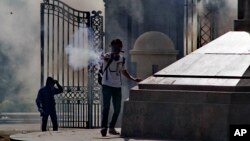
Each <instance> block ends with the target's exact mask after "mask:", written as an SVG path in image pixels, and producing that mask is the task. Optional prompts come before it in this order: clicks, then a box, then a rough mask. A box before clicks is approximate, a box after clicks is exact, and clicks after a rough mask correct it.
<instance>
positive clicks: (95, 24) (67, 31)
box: [40, 0, 103, 128]
mask: <svg viewBox="0 0 250 141" xmlns="http://www.w3.org/2000/svg"><path fill="white" fill-rule="evenodd" d="M100 14H101V12H100V11H98V12H95V11H93V12H92V13H90V12H88V11H78V10H76V9H73V8H71V7H69V6H68V5H66V4H65V3H63V2H61V1H59V0H43V3H41V19H40V20H41V86H43V85H44V82H45V79H46V78H47V76H52V77H54V78H55V79H57V80H58V81H59V82H60V83H61V84H62V85H63V86H64V92H63V93H62V94H60V95H58V96H57V97H56V103H57V112H58V113H57V115H58V122H59V126H60V127H80V128H95V127H100V119H101V118H100V117H101V100H100V86H99V85H98V83H97V70H96V69H95V67H91V68H90V67H85V68H84V69H81V70H77V71H75V70H73V69H72V68H71V67H70V66H69V65H68V61H69V56H68V55H66V54H65V47H66V46H68V45H69V44H71V43H70V40H71V39H73V41H74V42H73V46H79V45H81V43H80V42H82V39H80V36H79V34H80V33H79V32H77V31H79V30H81V29H86V28H88V30H86V31H87V34H86V35H85V36H87V37H85V38H87V40H88V42H87V43H88V44H87V46H88V47H92V48H95V49H99V50H102V49H103V16H101V15H100ZM74 34H78V36H73V35H74Z"/></svg>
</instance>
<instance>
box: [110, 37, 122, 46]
mask: <svg viewBox="0 0 250 141" xmlns="http://www.w3.org/2000/svg"><path fill="white" fill-rule="evenodd" d="M116 45H117V46H119V47H122V41H121V40H120V39H115V40H113V41H112V42H111V46H112V47H114V46H116Z"/></svg>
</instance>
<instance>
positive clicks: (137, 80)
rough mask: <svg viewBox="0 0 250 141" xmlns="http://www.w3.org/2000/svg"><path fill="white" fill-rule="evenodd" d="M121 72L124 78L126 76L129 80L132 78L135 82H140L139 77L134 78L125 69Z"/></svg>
mask: <svg viewBox="0 0 250 141" xmlns="http://www.w3.org/2000/svg"><path fill="white" fill-rule="evenodd" d="M122 74H123V75H124V76H125V77H126V78H128V79H130V80H133V81H135V82H140V81H141V79H139V78H134V77H133V76H131V75H130V74H129V73H128V71H127V70H122Z"/></svg>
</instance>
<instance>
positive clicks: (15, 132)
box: [0, 124, 156, 141]
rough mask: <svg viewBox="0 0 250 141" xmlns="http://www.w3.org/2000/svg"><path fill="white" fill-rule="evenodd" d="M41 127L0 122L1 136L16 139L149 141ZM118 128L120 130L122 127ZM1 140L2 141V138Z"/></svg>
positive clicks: (82, 130) (36, 140)
mask: <svg viewBox="0 0 250 141" xmlns="http://www.w3.org/2000/svg"><path fill="white" fill-rule="evenodd" d="M39 129H40V125H39V124H0V136H1V134H3V135H4V136H6V135H10V138H11V139H12V140H16V141H107V140H110V141H136V140H143V141H149V140H145V139H132V138H122V137H120V136H114V135H107V137H102V136H101V134H100V129H69V128H60V129H59V131H57V132H53V131H48V132H40V130H39ZM117 130H119V131H120V129H117ZM0 141H2V140H1V138H0ZM3 141H9V139H7V138H6V139H4V140H3ZM150 141H156V140H150Z"/></svg>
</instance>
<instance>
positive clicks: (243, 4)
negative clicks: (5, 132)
mask: <svg viewBox="0 0 250 141" xmlns="http://www.w3.org/2000/svg"><path fill="white" fill-rule="evenodd" d="M234 30H235V31H248V32H249V31H250V1H249V0H238V20H235V21H234Z"/></svg>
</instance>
